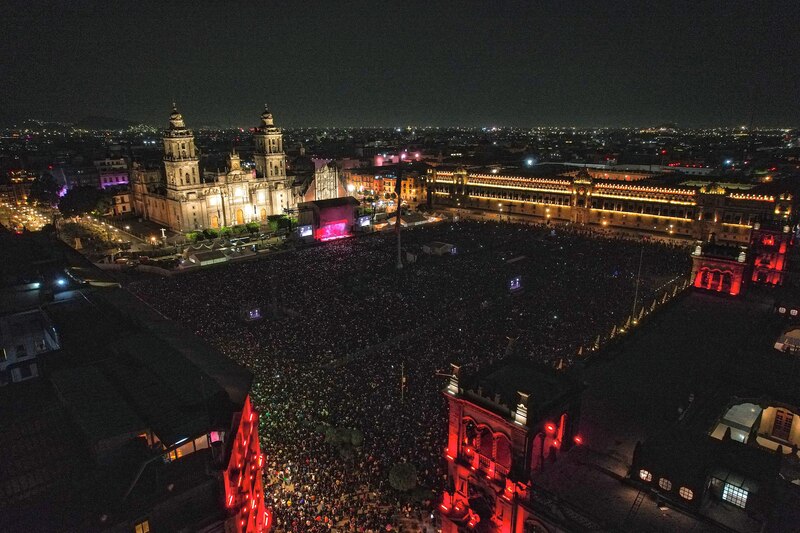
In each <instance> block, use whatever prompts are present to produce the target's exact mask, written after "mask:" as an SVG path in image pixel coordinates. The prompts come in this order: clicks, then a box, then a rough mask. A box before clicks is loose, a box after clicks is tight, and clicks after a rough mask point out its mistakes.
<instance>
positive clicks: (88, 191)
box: [58, 185, 111, 217]
mask: <svg viewBox="0 0 800 533" xmlns="http://www.w3.org/2000/svg"><path fill="white" fill-rule="evenodd" d="M110 205H111V201H110V198H109V197H108V194H106V193H104V192H103V191H101V190H100V189H97V188H96V187H92V186H89V185H85V186H81V187H75V188H73V189H71V190H70V191H69V192H67V194H66V195H65V196H64V197H63V198H62V199H61V201H60V202H58V210H59V211H61V214H62V215H64V216H65V217H73V216H78V215H86V214H88V213H96V214H99V215H102V214H105V212H106V211H107V210H108V208H109V207H110Z"/></svg>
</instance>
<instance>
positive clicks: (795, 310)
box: [789, 309, 797, 316]
mask: <svg viewBox="0 0 800 533" xmlns="http://www.w3.org/2000/svg"><path fill="white" fill-rule="evenodd" d="M789 314H790V315H792V316H797V309H792V310H791V311H789Z"/></svg>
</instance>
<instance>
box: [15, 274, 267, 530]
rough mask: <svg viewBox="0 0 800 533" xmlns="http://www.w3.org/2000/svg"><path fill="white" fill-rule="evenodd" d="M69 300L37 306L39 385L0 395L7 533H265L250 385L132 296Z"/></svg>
mask: <svg viewBox="0 0 800 533" xmlns="http://www.w3.org/2000/svg"><path fill="white" fill-rule="evenodd" d="M86 268H87V272H88V271H90V269H91V265H89V266H87V267H86ZM74 293H75V296H73V297H70V296H69V294H67V293H64V295H63V298H60V299H59V300H58V301H56V302H52V303H47V304H45V305H43V306H41V311H40V312H41V313H43V314H44V315H45V316H46V318H47V322H48V324H51V325H52V328H51V329H52V331H53V332H54V334H56V335H57V338H58V340H59V348H60V349H58V350H56V351H53V352H51V353H43V354H41V356H40V357H39V360H38V361H37V363H38V366H39V369H40V371H39V373H38V377H35V378H33V379H30V380H27V381H25V382H22V383H14V384H11V385H9V386H7V387H0V405H3V406H4V408H3V409H0V427H2V428H3V432H4V436H5V440H4V443H5V444H4V451H3V453H2V454H0V472H3V475H2V476H0V491H2V494H3V495H4V500H3V504H10V505H3V504H0V507H2V509H3V511H2V513H0V531H37V532H50V531H52V532H56V531H59V532H60V531H87V532H88V531H91V532H104V531H108V532H111V531H113V532H118V531H119V532H124V531H130V532H136V533H146V532H151V531H152V532H157V531H208V532H210V531H225V532H228V533H234V532H235V533H261V532H268V531H269V529H270V525H271V523H270V522H271V516H270V511H269V509H266V508H265V505H264V487H263V482H262V468H263V465H264V461H265V458H264V456H263V454H262V453H261V449H260V446H259V435H258V413H257V412H256V411H255V409H254V408H253V405H252V403H251V400H250V387H251V384H252V380H253V375H252V373H251V372H250V371H249V370H247V369H246V368H244V367H241V366H239V365H238V364H236V363H234V362H233V361H231V360H230V359H228V358H226V357H225V356H223V355H222V354H221V353H219V352H218V351H216V350H214V349H213V348H211V347H210V346H209V345H207V344H206V343H205V342H203V341H202V340H200V339H199V338H197V337H195V336H194V335H193V334H192V333H191V332H189V331H187V330H184V329H183V328H181V327H180V326H178V325H177V324H175V323H174V322H172V321H170V320H167V319H165V318H163V317H162V316H160V315H159V314H158V313H156V311H154V310H153V309H151V308H149V307H148V306H146V305H145V304H144V303H143V302H141V301H140V300H138V299H136V298H134V297H133V296H132V295H130V294H129V293H128V292H127V291H123V290H122V289H119V288H107V289H99V288H92V287H90V286H89V285H85V286H82V288H81V291H80V292H77V291H74ZM36 305H37V307H38V305H39V304H38V303H36ZM9 402H12V403H13V405H14V408H13V409H8V408H7V407H8V406H9V405H12V403H9ZM31 428H35V432H34V433H31V431H30V429H31ZM31 480H36V483H32V482H31Z"/></svg>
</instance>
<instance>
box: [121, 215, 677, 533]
mask: <svg viewBox="0 0 800 533" xmlns="http://www.w3.org/2000/svg"><path fill="white" fill-rule="evenodd" d="M431 241H443V242H446V243H451V244H454V245H455V246H456V248H457V254H456V255H447V256H442V257H437V256H428V255H424V254H419V255H418V257H417V261H416V262H414V263H409V264H406V266H405V267H404V268H403V269H402V270H397V269H396V268H395V261H396V256H395V251H394V250H395V249H394V236H393V235H377V234H376V235H368V236H364V237H361V238H353V239H345V240H339V241H333V242H329V243H326V244H323V245H320V246H314V247H309V248H303V249H297V250H293V251H289V252H285V253H278V254H273V255H271V256H269V257H264V258H261V259H258V260H254V261H248V262H243V263H238V264H230V265H227V266H222V267H215V268H211V269H208V270H203V271H200V272H197V273H192V274H186V275H181V276H174V277H171V278H164V279H148V280H140V281H136V282H133V283H132V284H131V286H130V288H131V290H133V291H134V292H135V293H137V294H138V295H139V296H141V297H142V298H143V299H144V300H146V301H148V302H149V303H150V304H152V305H153V306H155V307H156V308H158V309H159V310H160V311H162V312H163V313H165V314H167V315H169V316H171V317H173V318H174V319H176V320H178V321H179V322H182V323H183V324H185V325H187V326H189V327H190V328H192V329H193V330H194V331H195V332H196V333H197V334H198V335H200V336H201V337H203V338H205V339H206V340H208V341H209V342H211V343H212V344H213V345H215V346H216V347H217V348H219V349H220V350H221V351H222V352H223V353H225V354H226V355H227V356H229V357H231V358H232V359H234V360H236V361H238V362H239V363H241V364H244V365H246V366H248V367H249V368H250V369H252V370H253V371H254V372H255V374H256V382H255V384H254V387H253V391H252V394H251V396H252V398H253V399H254V401H255V403H256V406H257V408H258V409H259V410H260V412H261V413H262V417H261V427H260V435H261V438H262V441H263V442H262V447H263V449H264V452H265V454H266V455H267V458H268V468H267V469H266V471H265V485H266V487H267V488H266V490H265V492H266V498H267V504H268V505H269V506H270V507H271V508H272V509H273V511H274V515H275V518H276V524H277V528H278V530H283V531H310V532H314V531H328V530H330V529H332V528H334V529H339V530H342V531H378V530H385V529H387V526H390V527H397V525H398V521H399V520H400V519H402V518H403V516H404V515H406V516H408V515H411V516H412V517H415V518H419V517H425V518H427V517H429V516H430V510H431V509H433V508H434V507H435V504H434V501H435V498H436V495H437V494H441V489H442V488H443V483H444V477H443V475H444V472H443V468H442V466H443V464H442V458H441V456H442V453H441V451H442V448H443V445H444V443H445V432H446V424H445V420H446V412H445V407H446V406H445V401H444V399H443V398H442V396H441V394H440V391H441V390H442V388H443V387H444V385H445V378H443V377H441V374H442V370H443V369H445V368H447V367H448V363H449V362H451V361H458V362H460V363H461V364H462V368H465V371H468V372H473V371H475V370H476V369H479V368H480V367H481V366H482V365H485V364H489V363H491V362H494V361H496V360H498V359H500V358H502V357H504V356H506V355H507V353H509V352H512V351H513V352H514V353H515V355H518V356H522V357H529V358H531V359H534V360H536V361H539V362H541V363H543V364H551V365H555V364H558V365H567V366H568V365H569V364H571V363H572V362H573V361H574V360H575V358H576V357H577V354H578V353H579V350H580V351H582V348H581V347H585V346H589V345H591V344H592V343H593V342H594V339H595V338H596V337H597V335H598V334H606V333H607V332H608V331H609V330H610V329H611V328H612V326H614V325H617V326H619V325H621V324H623V323H624V322H625V319H626V317H627V316H629V315H630V313H631V310H632V308H633V300H634V294H635V293H636V292H637V290H636V285H637V283H636V279H637V277H639V279H640V282H639V289H638V297H639V300H638V301H639V302H640V303H639V305H643V304H645V305H646V304H647V303H649V301H650V300H652V298H653V297H655V296H657V295H656V294H655V292H656V291H657V290H658V289H659V288H661V287H663V286H664V285H665V283H667V282H669V281H670V280H672V279H674V278H675V277H676V276H680V275H685V274H688V271H689V254H688V251H687V250H686V249H685V248H679V247H671V246H668V245H663V244H656V243H643V242H641V241H631V240H617V239H609V238H598V237H593V236H590V235H584V234H581V233H580V232H575V231H570V230H568V229H566V228H559V229H555V230H554V229H551V228H549V227H532V226H522V225H515V224H497V223H481V222H460V223H454V224H452V223H442V224H438V225H435V226H431V227H425V228H419V229H415V230H413V231H405V232H404V233H403V244H404V248H405V249H406V250H407V251H412V252H413V251H419V249H420V247H421V245H422V244H424V243H427V242H431ZM509 260H511V261H509ZM640 261H641V275H640V276H637V273H638V272H639V267H640ZM517 276H519V277H520V278H521V283H522V287H523V290H522V291H520V292H519V293H517V294H513V295H512V294H510V293H509V290H508V289H509V286H508V283H509V280H510V279H512V278H514V277H517ZM254 307H259V308H260V309H261V310H262V314H263V315H264V319H262V320H260V321H255V322H246V321H244V320H243V319H242V316H243V313H244V312H245V311H246V310H248V309H251V308H254ZM512 339H513V341H512ZM437 374H439V375H437ZM402 376H406V380H407V381H406V384H407V387H406V389H405V391H404V392H403V393H402V394H401V379H402ZM325 425H330V426H333V427H338V428H353V429H356V430H358V431H359V432H360V433H361V434H362V435H363V443H359V445H357V446H348V447H342V446H338V445H334V444H331V443H329V442H326V431H325ZM404 461H407V462H410V463H412V464H414V465H415V466H416V468H417V472H418V484H419V486H420V490H418V491H415V492H414V493H413V494H407V493H399V492H397V491H395V490H394V489H393V488H392V487H391V486H390V485H389V482H388V471H389V469H390V468H391V467H392V465H393V464H395V463H398V462H404Z"/></svg>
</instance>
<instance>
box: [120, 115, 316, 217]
mask: <svg viewBox="0 0 800 533" xmlns="http://www.w3.org/2000/svg"><path fill="white" fill-rule="evenodd" d="M163 142H164V159H163V168H159V169H150V170H148V169H145V168H142V167H140V166H134V168H133V172H132V179H131V188H132V192H133V198H134V201H133V204H134V206H133V209H134V212H135V213H136V214H137V215H138V216H140V217H143V218H146V219H148V220H151V221H153V222H157V223H159V224H163V225H164V226H167V227H169V228H170V229H172V230H174V231H180V232H186V231H197V230H203V229H207V228H212V229H213V228H221V227H225V226H235V225H240V224H246V223H249V222H257V223H260V224H266V222H267V217H269V216H271V215H282V214H286V213H288V212H291V211H293V210H294V209H295V208H296V205H297V203H298V202H301V201H303V200H305V199H306V198H305V196H306V191H307V188H308V187H307V186H306V187H304V188H303V189H305V190H303V189H300V188H298V187H297V186H296V182H295V178H294V176H287V174H286V154H285V153H284V150H283V134H282V133H281V130H280V128H277V127H276V126H275V124H274V119H273V117H272V113H271V112H270V111H269V109H267V108H266V107H265V109H264V112H263V113H262V114H261V124H260V125H259V126H258V127H257V128H255V130H254V132H253V142H254V144H255V151H254V153H253V159H254V162H255V170H245V169H242V165H241V161H240V159H239V155H238V154H237V153H236V151H235V150H234V151H232V152H231V153H230V154H229V156H228V164H227V169H226V170H225V171H224V172H213V173H205V174H202V175H201V170H200V157H199V153H198V150H197V147H196V146H195V138H194V133H193V132H192V130H190V129H188V128H187V127H186V124H185V122H184V120H183V116H182V115H181V114H180V113H179V112H178V109H177V108H176V107H175V106H174V105H173V109H172V114H171V115H170V117H169V127H168V129H167V130H166V131H164V137H163Z"/></svg>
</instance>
